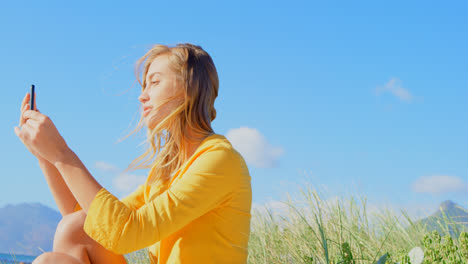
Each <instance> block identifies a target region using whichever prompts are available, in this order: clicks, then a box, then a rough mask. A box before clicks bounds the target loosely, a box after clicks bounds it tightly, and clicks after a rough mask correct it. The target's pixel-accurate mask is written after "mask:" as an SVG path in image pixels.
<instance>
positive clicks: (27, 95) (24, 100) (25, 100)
mask: <svg viewBox="0 0 468 264" xmlns="http://www.w3.org/2000/svg"><path fill="white" fill-rule="evenodd" d="M28 100H29V93H26V95H25V96H24V98H23V102H22V103H21V109H20V111H23V107H24V105H25V104H26V103H27V102H28Z"/></svg>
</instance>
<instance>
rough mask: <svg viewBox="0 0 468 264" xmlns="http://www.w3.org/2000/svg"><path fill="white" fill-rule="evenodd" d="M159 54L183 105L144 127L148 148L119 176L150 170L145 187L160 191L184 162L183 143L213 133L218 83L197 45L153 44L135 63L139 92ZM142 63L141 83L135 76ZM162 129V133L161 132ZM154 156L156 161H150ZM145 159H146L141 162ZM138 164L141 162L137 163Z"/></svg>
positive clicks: (214, 73) (207, 55)
mask: <svg viewBox="0 0 468 264" xmlns="http://www.w3.org/2000/svg"><path fill="white" fill-rule="evenodd" d="M160 55H168V60H169V68H170V69H171V70H172V71H173V72H174V73H175V75H176V76H177V78H176V85H178V86H179V88H181V89H180V90H181V91H182V92H183V93H184V99H183V100H181V101H183V103H182V104H180V105H178V106H177V107H176V108H175V110H173V111H172V112H171V113H169V114H168V115H167V116H166V117H165V118H164V119H163V120H162V121H161V122H160V123H158V124H157V125H156V127H154V128H152V129H150V128H148V130H147V139H146V141H145V142H147V143H148V142H149V143H150V144H149V147H148V148H147V150H146V151H145V153H144V154H143V155H141V156H139V157H137V158H136V159H135V160H133V161H132V163H131V164H130V165H129V167H128V168H127V169H126V170H125V171H124V172H123V173H125V172H127V171H129V170H130V169H132V168H133V169H146V168H150V167H151V169H150V172H149V176H148V177H149V179H148V181H147V184H148V185H150V184H151V185H152V184H155V186H159V187H160V189H161V188H162V187H163V186H165V185H166V184H167V183H168V182H169V181H170V180H171V179H172V173H175V172H176V171H177V170H178V169H179V168H180V167H181V166H182V165H183V163H184V162H185V160H184V159H185V152H186V151H187V150H186V149H185V148H184V146H186V144H187V142H190V143H194V142H195V140H196V139H197V138H202V137H203V138H204V137H206V136H208V135H210V134H212V133H214V131H213V129H212V127H211V121H213V120H214V119H215V118H216V109H215V108H214V102H215V99H216V97H217V96H218V89H219V80H218V73H217V71H216V67H215V65H214V63H213V60H212V59H211V57H210V55H209V54H208V53H207V52H206V51H205V50H203V49H202V47H201V46H197V45H193V44H189V43H182V44H177V45H176V46H175V47H170V46H166V45H160V44H156V45H154V46H153V47H152V48H151V49H150V50H149V51H148V52H147V53H146V54H145V55H144V56H143V57H141V58H140V59H138V60H137V62H136V64H135V75H136V79H137V81H138V83H139V84H140V85H141V87H142V91H143V90H144V89H145V87H146V85H147V84H146V75H147V73H148V69H149V67H150V65H151V63H152V62H153V60H154V59H155V58H156V57H158V56H160ZM143 63H144V67H143V83H142V82H141V81H140V79H139V76H140V74H141V73H140V71H141V69H140V68H141V65H142V64H143ZM173 98H176V96H174V97H171V98H169V99H168V100H166V101H164V102H163V103H162V105H160V106H159V107H158V109H159V108H160V107H162V106H163V105H165V104H166V103H168V102H170V101H172V100H173ZM141 108H142V107H141ZM140 110H142V109H140ZM155 110H157V109H155ZM143 120H144V117H143V116H141V118H140V121H139V123H138V125H137V127H136V128H135V129H134V130H133V131H132V132H131V133H130V134H129V135H131V134H133V133H134V132H138V131H139V130H140V129H141V127H142V126H143V124H144V122H143ZM187 128H191V129H192V131H193V133H194V134H195V137H194V138H192V137H190V135H188V134H187ZM164 130H165V131H166V134H164V133H163V131H164ZM129 135H127V137H128V136H129ZM161 139H164V142H165V144H164V146H161ZM155 142H157V144H156V143H155ZM155 155H156V158H155V160H154V161H152V160H153V158H154V156H155ZM145 157H146V159H145V160H144V161H143V162H142V160H143V159H144V158H145ZM138 162H141V163H140V164H137V163H138Z"/></svg>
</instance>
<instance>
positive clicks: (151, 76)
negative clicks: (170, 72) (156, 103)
mask: <svg viewBox="0 0 468 264" xmlns="http://www.w3.org/2000/svg"><path fill="white" fill-rule="evenodd" d="M155 74H159V75H164V74H162V73H161V72H153V73H152V74H151V75H150V76H149V77H148V79H147V80H149V79H151V78H153V76H154V75H155Z"/></svg>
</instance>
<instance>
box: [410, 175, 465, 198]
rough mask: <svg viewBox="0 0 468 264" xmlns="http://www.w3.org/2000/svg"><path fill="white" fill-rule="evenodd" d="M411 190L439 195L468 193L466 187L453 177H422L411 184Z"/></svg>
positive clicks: (460, 180) (461, 181)
mask: <svg viewBox="0 0 468 264" xmlns="http://www.w3.org/2000/svg"><path fill="white" fill-rule="evenodd" d="M412 189H413V191H415V192H418V193H430V194H433V195H439V194H443V193H448V192H466V191H468V185H467V184H466V183H465V182H463V180H462V179H460V178H458V177H455V176H448V175H435V176H422V177H421V178H419V179H417V180H416V181H415V182H414V183H413V185H412Z"/></svg>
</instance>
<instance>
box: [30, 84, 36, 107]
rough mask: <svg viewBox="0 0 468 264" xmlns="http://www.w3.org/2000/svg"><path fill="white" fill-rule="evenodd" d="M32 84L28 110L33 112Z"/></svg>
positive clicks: (32, 85)
mask: <svg viewBox="0 0 468 264" xmlns="http://www.w3.org/2000/svg"><path fill="white" fill-rule="evenodd" d="M34 88H35V87H34V84H31V96H30V97H29V110H34V90H35V89H34Z"/></svg>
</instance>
